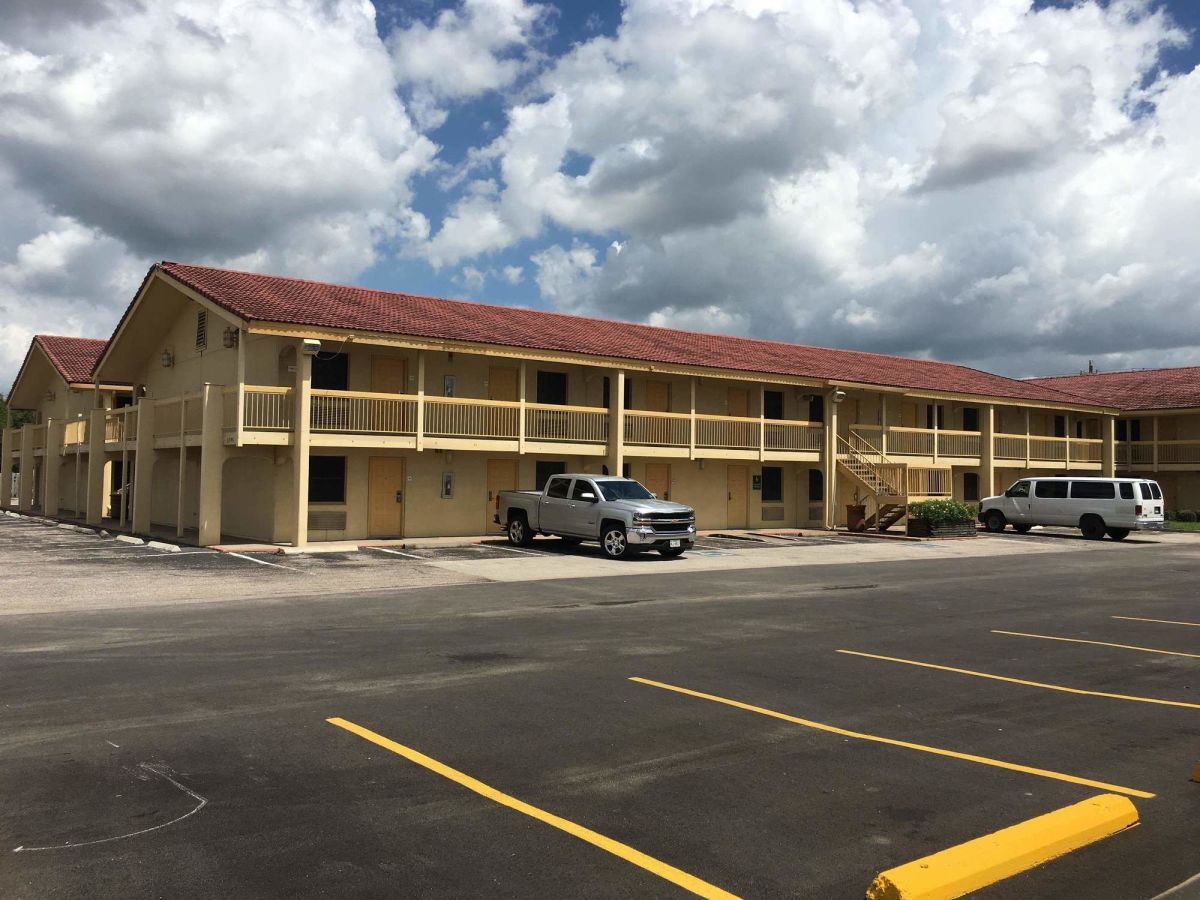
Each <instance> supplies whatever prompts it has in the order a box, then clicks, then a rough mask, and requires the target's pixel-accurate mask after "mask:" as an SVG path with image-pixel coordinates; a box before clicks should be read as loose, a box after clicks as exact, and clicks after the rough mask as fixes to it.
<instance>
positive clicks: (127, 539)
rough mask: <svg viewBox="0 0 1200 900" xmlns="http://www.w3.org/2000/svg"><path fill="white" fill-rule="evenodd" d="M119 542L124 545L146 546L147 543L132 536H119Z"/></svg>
mask: <svg viewBox="0 0 1200 900" xmlns="http://www.w3.org/2000/svg"><path fill="white" fill-rule="evenodd" d="M117 540H118V541H120V542H121V543H122V544H144V543H146V542H145V541H143V540H142V539H141V538H140V537H134V536H133V535H131V534H118V535H117Z"/></svg>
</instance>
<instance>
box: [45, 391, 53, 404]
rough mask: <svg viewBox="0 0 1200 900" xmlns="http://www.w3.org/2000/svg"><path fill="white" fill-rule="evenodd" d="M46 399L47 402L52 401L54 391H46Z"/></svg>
mask: <svg viewBox="0 0 1200 900" xmlns="http://www.w3.org/2000/svg"><path fill="white" fill-rule="evenodd" d="M46 401H47V402H48V403H53V402H54V391H46Z"/></svg>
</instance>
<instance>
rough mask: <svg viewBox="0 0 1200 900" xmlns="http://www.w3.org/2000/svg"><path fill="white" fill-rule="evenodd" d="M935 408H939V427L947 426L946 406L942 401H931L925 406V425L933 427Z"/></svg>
mask: <svg viewBox="0 0 1200 900" xmlns="http://www.w3.org/2000/svg"><path fill="white" fill-rule="evenodd" d="M934 410H937V427H938V428H945V427H946V407H944V406H942V405H941V404H940V403H938V404H934V403H930V404H929V405H928V406H926V407H925V427H926V428H933V416H934Z"/></svg>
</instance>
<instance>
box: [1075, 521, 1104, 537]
mask: <svg viewBox="0 0 1200 900" xmlns="http://www.w3.org/2000/svg"><path fill="white" fill-rule="evenodd" d="M1079 530H1080V531H1082V532H1083V536H1084V537H1085V538H1087V539H1088V540H1089V541H1102V540H1104V520H1103V519H1102V518H1100V517H1099V516H1084V517H1083V520H1082V521H1081V522H1080V523H1079Z"/></svg>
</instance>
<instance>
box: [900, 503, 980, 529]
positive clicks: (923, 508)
mask: <svg viewBox="0 0 1200 900" xmlns="http://www.w3.org/2000/svg"><path fill="white" fill-rule="evenodd" d="M975 512H976V508H975V507H974V506H973V505H971V504H970V503H959V502H958V501H957V500H919V501H917V502H916V503H910V504H908V517H909V518H910V519H917V520H920V521H922V522H928V523H929V524H930V525H958V524H960V523H963V522H974V521H975Z"/></svg>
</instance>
